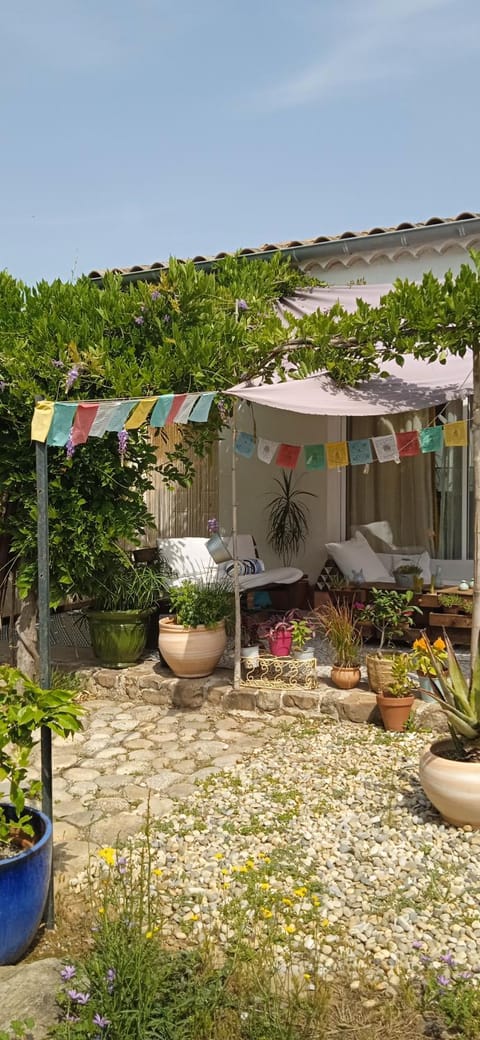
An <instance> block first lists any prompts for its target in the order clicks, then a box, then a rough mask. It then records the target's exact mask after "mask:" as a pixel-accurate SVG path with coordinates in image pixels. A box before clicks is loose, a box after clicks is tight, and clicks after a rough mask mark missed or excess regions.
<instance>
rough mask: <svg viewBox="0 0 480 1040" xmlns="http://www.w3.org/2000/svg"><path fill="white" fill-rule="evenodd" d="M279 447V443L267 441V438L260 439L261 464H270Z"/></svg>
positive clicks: (258, 452)
mask: <svg viewBox="0 0 480 1040" xmlns="http://www.w3.org/2000/svg"><path fill="white" fill-rule="evenodd" d="M278 447H279V444H278V441H267V440H265V437H259V438H258V444H257V456H258V458H259V459H260V462H266V463H270V462H271V461H272V459H273V458H274V455H275V452H276V450H277V448H278Z"/></svg>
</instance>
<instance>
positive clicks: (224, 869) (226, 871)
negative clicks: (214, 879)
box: [220, 867, 228, 874]
mask: <svg viewBox="0 0 480 1040" xmlns="http://www.w3.org/2000/svg"><path fill="white" fill-rule="evenodd" d="M220 873H221V874H228V870H227V868H226V867H222V869H221V871H220Z"/></svg>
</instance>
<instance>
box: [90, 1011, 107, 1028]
mask: <svg viewBox="0 0 480 1040" xmlns="http://www.w3.org/2000/svg"><path fill="white" fill-rule="evenodd" d="M92 1022H93V1024H94V1026H99V1027H100V1029H106V1027H107V1026H109V1025H110V1019H109V1018H105V1015H99V1013H98V1011H96V1012H95V1014H94V1016H93V1019H92Z"/></svg>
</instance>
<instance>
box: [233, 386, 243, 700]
mask: <svg viewBox="0 0 480 1040" xmlns="http://www.w3.org/2000/svg"><path fill="white" fill-rule="evenodd" d="M236 436H237V401H236V400H235V402H234V405H233V419H232V542H233V560H234V567H233V592H234V597H235V651H234V658H233V688H234V690H238V688H239V686H240V680H241V677H242V676H241V662H240V647H241V642H242V615H241V608H240V583H239V574H238V538H237V535H238V517H237V513H238V508H237V461H236V459H237V457H236V454H235V439H236Z"/></svg>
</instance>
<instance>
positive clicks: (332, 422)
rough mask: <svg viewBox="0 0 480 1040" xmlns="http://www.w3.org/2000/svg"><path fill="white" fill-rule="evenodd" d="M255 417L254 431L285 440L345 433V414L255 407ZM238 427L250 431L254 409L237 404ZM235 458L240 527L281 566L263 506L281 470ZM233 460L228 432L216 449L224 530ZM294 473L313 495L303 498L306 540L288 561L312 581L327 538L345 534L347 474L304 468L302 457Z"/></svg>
mask: <svg viewBox="0 0 480 1040" xmlns="http://www.w3.org/2000/svg"><path fill="white" fill-rule="evenodd" d="M254 417H255V422H256V434H257V436H259V437H266V438H269V439H270V440H274V441H280V442H285V443H287V444H321V443H323V442H325V441H326V440H341V439H342V437H343V436H344V422H345V421H344V420H343V419H327V418H324V417H318V416H311V415H296V414H295V413H294V412H283V411H278V410H277V409H276V408H263V407H259V406H255V407H254ZM238 428H239V429H240V430H243V431H245V432H253V423H252V411H251V409H250V408H249V407H248V405H247V404H245V403H242V404H241V405H240V407H239V409H238ZM236 462H237V506H238V531H239V533H248V534H252V535H253V536H254V538H255V541H256V543H257V547H258V552H259V555H260V557H261V558H262V559H263V560H265V563H266V565H267V566H272V567H274V566H279V565H281V560H279V558H278V557H277V556H275V554H274V553H273V552H272V550H271V548H270V547H269V545H268V543H267V529H268V518H267V515H266V510H265V507H266V506H267V503H268V493H269V492H274V491H275V489H276V487H277V486H276V485H275V478H276V477H277V478H278V477H279V476H280V475H281V472H282V471H281V469H279V467H278V466H275V464H274V463H271V464H270V465H266V464H265V463H264V462H260V461H259V460H258V459H257V458H256V456H255V457H254V458H252V459H244V458H242V457H240V456H237V458H236ZM231 463H232V444H231V438H230V437H227V438H226V439H225V440H224V441H223V442H222V443H221V445H220V451H219V476H220V511H219V520H220V526H221V531H222V533H223V534H225V535H229V534H230V533H231V529H232V493H231V486H232V485H231ZM294 473H295V478H296V479H297V480H298V481H299V485H300V486H301V487H302V488H303V489H304V490H306V491H312V492H313V493H314V494H315V496H316V497H315V498H306V499H305V503H306V505H307V506H308V509H309V531H308V538H307V544H306V546H305V549H304V551H302V552H301V553H299V555H298V557H296V558H295V559H294V560H292V564H293V565H294V566H297V567H301V568H302V569H303V570H304V572H305V573H306V574H308V575H309V578H310V580H311V581H313V580H316V578H317V577H318V574H319V572H320V570H321V568H322V565H323V563H324V561H325V558H326V552H325V542H326V541H330V540H332V539H334V538H337V537H339V534H343V528H342V522H343V521H342V517H343V513H344V509H343V500H344V477H345V474H344V472H343V471H338V470H323V471H309V472H307V471H306V470H305V467H304V466H303V465H302V456H300V459H299V462H298V464H297V467H296V469H295V471H294ZM277 490H278V488H277Z"/></svg>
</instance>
